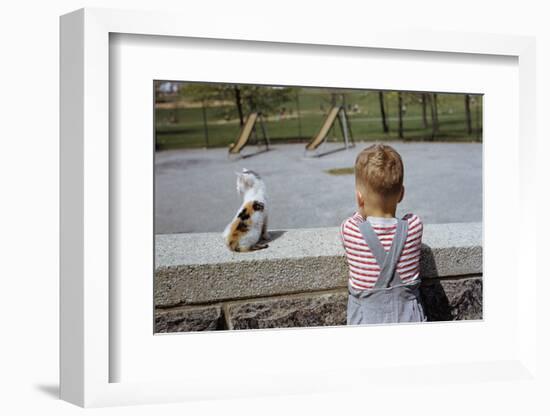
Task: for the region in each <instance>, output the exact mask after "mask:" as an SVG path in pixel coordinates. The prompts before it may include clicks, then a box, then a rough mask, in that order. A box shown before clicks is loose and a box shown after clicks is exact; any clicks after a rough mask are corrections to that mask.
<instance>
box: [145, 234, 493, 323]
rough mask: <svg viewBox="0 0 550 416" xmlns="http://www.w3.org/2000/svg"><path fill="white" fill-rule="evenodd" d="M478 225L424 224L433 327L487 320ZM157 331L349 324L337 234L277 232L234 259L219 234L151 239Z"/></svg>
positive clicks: (425, 291)
mask: <svg viewBox="0 0 550 416" xmlns="http://www.w3.org/2000/svg"><path fill="white" fill-rule="evenodd" d="M481 233H482V228H481V224H480V223H468V224H464V223H455V224H429V225H425V227H424V236H423V247H422V258H421V275H422V279H423V282H422V286H421V294H422V298H423V301H424V307H425V309H426V313H427V315H428V319H429V320H431V321H442V320H463V319H482V292H483V291H482V246H481ZM155 252H156V256H155V265H156V269H155V306H156V308H155V331H156V332H181V331H203V330H219V329H252V328H281V327H295V326H299V327H304V326H323V325H345V323H346V302H347V288H346V285H347V265H346V261H345V258H344V253H343V248H342V245H341V242H340V240H339V236H338V229H337V228H316V229H299V230H288V231H273V232H272V241H271V242H270V244H269V248H267V249H265V250H260V251H256V252H251V253H232V252H230V251H229V250H227V249H226V248H225V246H224V244H223V241H222V238H221V234H217V233H204V234H165V235H157V236H156V239H155Z"/></svg>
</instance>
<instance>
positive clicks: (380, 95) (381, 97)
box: [378, 91, 390, 133]
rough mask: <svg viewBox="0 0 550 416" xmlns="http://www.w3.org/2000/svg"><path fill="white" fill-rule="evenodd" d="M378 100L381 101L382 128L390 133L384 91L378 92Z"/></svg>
mask: <svg viewBox="0 0 550 416" xmlns="http://www.w3.org/2000/svg"><path fill="white" fill-rule="evenodd" d="M378 100H379V101H380V117H381V118H382V130H383V131H384V133H389V131H390V129H389V128H388V122H387V120H386V109H385V108H384V93H383V92H382V91H379V92H378Z"/></svg>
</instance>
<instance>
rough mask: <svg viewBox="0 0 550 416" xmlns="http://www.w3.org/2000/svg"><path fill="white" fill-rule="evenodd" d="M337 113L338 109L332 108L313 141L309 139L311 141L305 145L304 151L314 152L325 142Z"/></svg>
mask: <svg viewBox="0 0 550 416" xmlns="http://www.w3.org/2000/svg"><path fill="white" fill-rule="evenodd" d="M339 112H340V107H332V109H331V110H330V112H329V113H328V116H327V118H326V119H325V122H324V123H323V125H322V126H321V130H319V133H317V135H316V136H315V137H313V139H311V141H310V142H309V143H308V144H307V145H306V150H315V149H317V148H318V147H319V146H320V145H321V143H323V142H324V141H325V139H326V138H327V134H328V131H329V130H330V127H331V126H332V123H334V121H335V120H336V117H338V113H339Z"/></svg>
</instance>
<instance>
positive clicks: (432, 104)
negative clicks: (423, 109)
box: [430, 94, 439, 140]
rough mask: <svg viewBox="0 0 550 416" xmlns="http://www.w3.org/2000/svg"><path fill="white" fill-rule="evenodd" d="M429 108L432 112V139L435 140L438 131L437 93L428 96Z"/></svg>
mask: <svg viewBox="0 0 550 416" xmlns="http://www.w3.org/2000/svg"><path fill="white" fill-rule="evenodd" d="M430 110H431V113H432V137H431V139H432V140H435V138H436V137H437V133H438V131H439V120H438V118H437V94H432V96H431V97H430Z"/></svg>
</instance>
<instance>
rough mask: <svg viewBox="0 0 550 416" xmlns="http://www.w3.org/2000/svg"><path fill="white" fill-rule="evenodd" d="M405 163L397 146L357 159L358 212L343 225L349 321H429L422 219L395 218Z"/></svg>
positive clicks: (375, 147) (371, 148)
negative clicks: (422, 265) (423, 301)
mask: <svg viewBox="0 0 550 416" xmlns="http://www.w3.org/2000/svg"><path fill="white" fill-rule="evenodd" d="M404 193H405V188H404V187H403V162H402V160H401V156H400V155H399V153H397V152H396V151H395V150H394V149H393V148H392V147H390V146H386V145H382V144H376V145H372V146H369V147H367V148H366V149H364V150H363V151H361V153H359V155H358V156H357V159H356V161H355V196H356V200H357V206H358V212H356V213H355V214H354V215H353V216H351V217H350V218H348V219H346V220H345V221H344V222H343V223H342V226H341V228H340V232H341V238H342V242H343V244H344V250H345V252H346V258H347V262H348V266H349V280H348V288H349V297H348V311H347V323H348V325H354V324H375V323H376V324H378V323H393V322H421V321H425V320H426V317H425V315H424V310H423V308H422V305H421V301H420V295H419V290H418V287H419V284H420V275H419V263H420V246H421V243H422V222H421V221H420V218H419V217H418V216H417V215H413V214H407V215H405V217H403V219H397V218H396V217H395V211H396V208H397V204H398V203H399V202H401V200H402V199H403V195H404Z"/></svg>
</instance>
